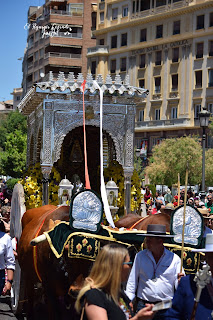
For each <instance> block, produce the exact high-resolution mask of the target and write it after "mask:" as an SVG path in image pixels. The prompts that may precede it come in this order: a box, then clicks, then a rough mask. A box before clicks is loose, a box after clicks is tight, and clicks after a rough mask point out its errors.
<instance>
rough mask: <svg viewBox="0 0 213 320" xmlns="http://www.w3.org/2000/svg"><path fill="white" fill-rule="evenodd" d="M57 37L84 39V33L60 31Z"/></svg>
mask: <svg viewBox="0 0 213 320" xmlns="http://www.w3.org/2000/svg"><path fill="white" fill-rule="evenodd" d="M55 37H62V38H75V39H82V33H71V32H67V31H66V32H58V33H57V34H56V35H55Z"/></svg>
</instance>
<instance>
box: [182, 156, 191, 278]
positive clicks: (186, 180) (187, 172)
mask: <svg viewBox="0 0 213 320" xmlns="http://www.w3.org/2000/svg"><path fill="white" fill-rule="evenodd" d="M188 174H189V170H188V162H187V166H186V178H185V194H184V210H183V229H182V247H181V266H180V273H181V272H182V268H183V253H184V231H185V218H186V198H187V185H188Z"/></svg>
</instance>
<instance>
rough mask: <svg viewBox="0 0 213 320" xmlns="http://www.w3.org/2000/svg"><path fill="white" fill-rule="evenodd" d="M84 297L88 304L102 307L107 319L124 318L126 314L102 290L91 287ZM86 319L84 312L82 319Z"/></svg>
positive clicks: (121, 319)
mask: <svg viewBox="0 0 213 320" xmlns="http://www.w3.org/2000/svg"><path fill="white" fill-rule="evenodd" d="M84 298H85V299H86V301H87V302H88V303H89V304H94V305H96V306H98V307H101V308H104V309H105V310H106V312H107V317H108V320H126V316H125V314H124V312H123V311H122V310H121V308H120V307H119V306H118V305H117V304H116V303H115V302H114V300H113V299H112V298H111V297H110V296H109V295H108V294H106V293H105V292H104V291H102V290H99V289H91V290H89V291H87V292H86V293H85V296H84ZM86 319H87V316H86V313H85V312H84V320H86Z"/></svg>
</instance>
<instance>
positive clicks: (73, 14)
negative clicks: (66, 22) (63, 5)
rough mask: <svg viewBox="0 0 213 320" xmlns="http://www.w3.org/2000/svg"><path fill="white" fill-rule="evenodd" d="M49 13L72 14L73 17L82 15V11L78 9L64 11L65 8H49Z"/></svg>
mask: <svg viewBox="0 0 213 320" xmlns="http://www.w3.org/2000/svg"><path fill="white" fill-rule="evenodd" d="M49 14H56V15H62V16H74V17H83V12H82V11H80V10H76V11H72V12H70V11H65V10H54V9H50V11H49Z"/></svg>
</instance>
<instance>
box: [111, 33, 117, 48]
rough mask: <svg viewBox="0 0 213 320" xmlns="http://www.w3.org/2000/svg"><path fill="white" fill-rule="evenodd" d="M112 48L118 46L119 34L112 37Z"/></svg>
mask: <svg viewBox="0 0 213 320" xmlns="http://www.w3.org/2000/svg"><path fill="white" fill-rule="evenodd" d="M111 48H112V49H113V48H117V36H113V37H111Z"/></svg>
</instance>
